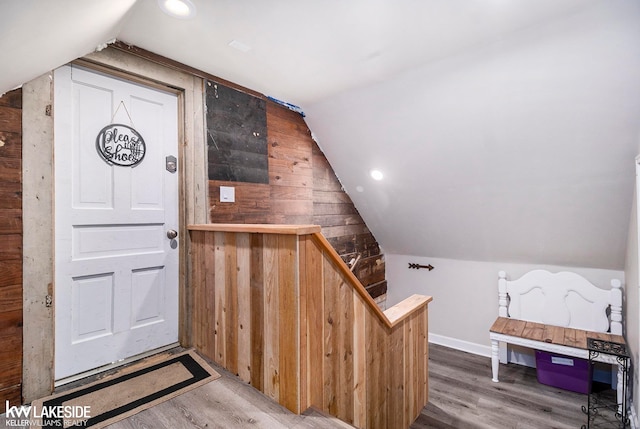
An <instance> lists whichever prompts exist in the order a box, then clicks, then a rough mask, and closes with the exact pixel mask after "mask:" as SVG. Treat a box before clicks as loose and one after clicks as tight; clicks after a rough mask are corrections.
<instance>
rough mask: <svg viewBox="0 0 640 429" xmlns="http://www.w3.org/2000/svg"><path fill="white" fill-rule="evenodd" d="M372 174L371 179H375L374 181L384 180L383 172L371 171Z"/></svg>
mask: <svg viewBox="0 0 640 429" xmlns="http://www.w3.org/2000/svg"><path fill="white" fill-rule="evenodd" d="M370 174H371V177H373V180H382V178H383V177H384V174H382V171H380V170H371V172H370Z"/></svg>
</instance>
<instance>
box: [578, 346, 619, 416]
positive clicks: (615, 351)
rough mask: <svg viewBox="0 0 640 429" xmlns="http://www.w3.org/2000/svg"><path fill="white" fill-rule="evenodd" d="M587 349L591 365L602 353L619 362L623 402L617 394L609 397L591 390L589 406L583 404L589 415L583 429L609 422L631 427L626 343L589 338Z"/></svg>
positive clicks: (584, 410) (584, 411)
mask: <svg viewBox="0 0 640 429" xmlns="http://www.w3.org/2000/svg"><path fill="white" fill-rule="evenodd" d="M587 349H588V350H589V365H594V364H595V361H596V359H597V358H598V357H599V356H600V355H603V354H604V355H610V356H612V357H613V358H614V360H615V362H617V364H618V371H622V379H620V377H618V383H622V397H621V400H622V402H621V403H620V402H618V399H617V395H614V398H607V397H606V395H602V394H600V393H598V392H593V391H592V392H591V393H589V395H588V399H587V406H586V407H585V406H584V405H583V406H582V412H583V413H585V414H586V415H587V424H585V425H582V429H589V428H595V427H598V428H603V427H607V426H608V424H610V426H608V427H613V428H629V427H631V426H630V422H629V416H628V408H629V404H628V402H629V401H628V396H627V395H628V393H627V388H628V385H629V359H630V356H629V353H628V351H627V346H626V344H620V343H614V342H611V341H604V340H599V339H596V338H587Z"/></svg>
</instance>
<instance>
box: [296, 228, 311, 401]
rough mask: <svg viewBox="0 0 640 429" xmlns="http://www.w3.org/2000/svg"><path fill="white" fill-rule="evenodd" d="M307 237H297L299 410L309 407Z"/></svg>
mask: <svg viewBox="0 0 640 429" xmlns="http://www.w3.org/2000/svg"><path fill="white" fill-rule="evenodd" d="M308 240H309V238H308V237H307V236H302V237H299V240H298V264H297V266H298V296H299V299H298V305H299V312H300V313H299V314H300V317H299V322H298V323H299V324H298V344H299V347H300V351H299V362H300V367H299V368H298V371H299V372H300V375H299V380H300V381H299V386H298V388H299V389H300V403H299V409H300V410H306V409H307V408H309V407H310V406H311V404H310V403H309V384H310V383H309V323H308V318H309V315H308V313H307V308H308V307H307V306H308V305H309V302H308V300H309V296H308V293H309V288H308V287H307V283H308V281H307V242H308Z"/></svg>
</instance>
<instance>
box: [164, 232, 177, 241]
mask: <svg viewBox="0 0 640 429" xmlns="http://www.w3.org/2000/svg"><path fill="white" fill-rule="evenodd" d="M177 236H178V231H176V230H175V229H170V230H169V231H167V238H168V239H169V240H173V239H174V238H176V237H177Z"/></svg>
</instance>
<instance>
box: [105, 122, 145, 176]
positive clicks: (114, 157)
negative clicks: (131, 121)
mask: <svg viewBox="0 0 640 429" xmlns="http://www.w3.org/2000/svg"><path fill="white" fill-rule="evenodd" d="M96 149H97V150H98V153H99V154H100V156H101V157H102V158H103V159H104V160H105V161H106V162H107V163H108V164H114V165H120V166H123V167H134V166H136V165H138V164H140V163H141V162H142V159H143V158H144V154H145V152H146V151H147V146H146V145H145V143H144V139H143V138H142V136H141V135H140V133H139V132H137V131H136V130H134V129H133V128H131V127H130V126H127V125H123V124H110V125H107V126H106V127H104V128H103V129H102V130H100V132H99V133H98V137H97V138H96Z"/></svg>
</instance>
